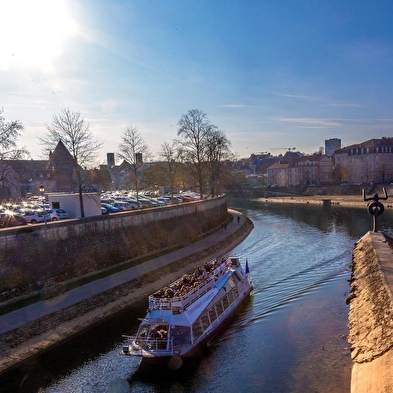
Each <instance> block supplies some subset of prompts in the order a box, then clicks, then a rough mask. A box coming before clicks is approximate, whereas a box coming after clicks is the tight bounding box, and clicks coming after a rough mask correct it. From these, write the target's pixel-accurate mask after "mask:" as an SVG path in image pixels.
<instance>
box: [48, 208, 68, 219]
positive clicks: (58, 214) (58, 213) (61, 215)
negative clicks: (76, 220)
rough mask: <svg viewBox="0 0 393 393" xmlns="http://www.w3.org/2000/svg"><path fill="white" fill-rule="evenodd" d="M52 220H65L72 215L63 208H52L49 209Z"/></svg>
mask: <svg viewBox="0 0 393 393" xmlns="http://www.w3.org/2000/svg"><path fill="white" fill-rule="evenodd" d="M49 214H50V219H51V221H58V220H64V219H65V218H70V215H69V214H68V213H67V212H66V211H65V210H63V209H51V210H49Z"/></svg>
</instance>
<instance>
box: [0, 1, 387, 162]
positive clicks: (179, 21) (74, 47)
mask: <svg viewBox="0 0 393 393" xmlns="http://www.w3.org/2000/svg"><path fill="white" fill-rule="evenodd" d="M0 10H1V20H2V21H1V24H0V36H1V37H3V39H2V47H1V51H0V86H1V90H0V97H1V99H0V108H3V110H4V112H3V114H2V116H3V117H5V119H6V121H10V120H19V121H21V123H22V124H23V125H24V131H23V132H22V135H21V136H20V137H19V138H18V141H17V142H18V145H19V146H20V147H22V146H25V147H27V149H28V150H29V151H30V153H31V158H32V159H39V158H44V157H43V156H42V146H40V145H39V143H38V138H37V137H38V136H40V135H43V134H44V133H45V132H46V128H45V126H46V125H47V124H50V123H51V121H52V118H53V116H54V115H56V114H59V113H60V111H61V110H62V109H64V108H69V109H70V110H72V111H74V112H80V114H81V116H82V117H83V118H84V119H85V121H86V122H87V123H88V124H89V127H90V132H91V133H92V134H93V137H94V138H95V139H96V140H97V141H98V142H100V143H102V144H103V145H102V149H101V151H100V163H101V164H103V163H106V154H107V153H109V152H110V153H115V159H117V157H116V153H117V152H118V151H119V144H120V143H121V136H122V134H123V133H124V130H125V128H126V127H127V126H130V125H132V126H134V127H137V128H138V129H139V131H140V133H141V135H142V137H143V138H144V140H145V141H146V144H147V145H148V147H149V150H150V152H151V153H152V154H153V155H154V157H155V158H157V159H158V157H159V152H160V150H161V145H162V144H163V143H164V142H171V141H172V140H174V139H175V138H176V137H177V131H178V122H179V120H180V118H181V116H182V115H184V114H186V113H187V112H188V111H189V110H190V109H199V110H201V111H203V112H205V113H206V115H207V117H208V119H209V120H210V122H211V123H212V124H214V125H216V126H217V127H218V128H219V129H220V130H222V131H224V132H225V134H226V136H227V138H228V139H229V140H230V142H231V144H232V150H233V152H235V153H236V154H237V156H238V157H239V158H240V157H248V156H250V154H252V153H262V152H266V151H268V152H270V153H272V154H274V155H278V154H283V153H285V152H286V151H287V150H288V149H290V148H296V151H300V152H303V153H306V154H312V153H314V152H316V151H318V150H319V148H320V147H321V146H322V147H324V145H325V140H326V139H331V138H340V139H341V141H342V146H349V145H351V144H354V143H361V142H363V141H366V140H369V139H371V138H381V137H382V136H386V137H390V136H393V113H392V110H393V83H392V82H393V24H392V22H391V20H392V16H393V2H392V1H391V0H386V1H379V0H370V1H368V0H367V1H362V0H355V1H352V0H346V1H342V0H329V1H318V0H279V1H278V0H254V1H253V0H227V1H223V0H193V1H191V0H111V1H107V0H34V1H31V0H0ZM116 161H117V160H116Z"/></svg>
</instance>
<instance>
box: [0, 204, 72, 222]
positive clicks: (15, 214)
mask: <svg viewBox="0 0 393 393" xmlns="http://www.w3.org/2000/svg"><path fill="white" fill-rule="evenodd" d="M66 218H70V216H69V214H68V213H67V212H66V211H65V210H64V209H47V208H46V207H45V208H44V207H42V206H41V207H40V206H28V207H26V206H24V205H11V206H0V228H7V227H15V226H19V225H27V224H37V223H42V222H49V221H58V220H63V219H66Z"/></svg>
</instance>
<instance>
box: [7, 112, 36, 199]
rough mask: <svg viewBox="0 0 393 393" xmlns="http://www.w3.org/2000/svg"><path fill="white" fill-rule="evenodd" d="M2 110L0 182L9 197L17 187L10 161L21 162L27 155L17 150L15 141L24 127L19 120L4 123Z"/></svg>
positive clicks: (27, 153)
mask: <svg viewBox="0 0 393 393" xmlns="http://www.w3.org/2000/svg"><path fill="white" fill-rule="evenodd" d="M3 112H4V109H3V108H1V109H0V182H1V185H2V188H3V190H2V191H3V192H2V194H3V196H5V194H4V191H5V190H6V189H7V190H8V192H7V195H8V197H10V196H11V195H12V194H13V192H12V190H13V189H14V188H15V187H16V186H17V185H19V181H18V179H17V178H16V177H15V176H16V175H17V174H16V172H15V171H14V170H13V169H12V161H15V160H21V159H23V158H24V157H25V156H28V155H29V152H28V150H27V149H26V148H25V147H22V148H18V146H17V143H16V141H17V139H18V137H19V136H20V135H21V133H20V132H21V131H23V129H24V127H23V125H22V123H21V122H20V121H19V120H12V121H9V122H7V121H5V118H4V117H3V116H2V113H3Z"/></svg>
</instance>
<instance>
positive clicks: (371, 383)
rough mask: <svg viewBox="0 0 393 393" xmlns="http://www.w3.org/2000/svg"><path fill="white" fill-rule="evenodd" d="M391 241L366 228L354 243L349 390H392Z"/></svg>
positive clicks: (355, 391)
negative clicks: (364, 232) (367, 231)
mask: <svg viewBox="0 0 393 393" xmlns="http://www.w3.org/2000/svg"><path fill="white" fill-rule="evenodd" d="M392 243H393V242H392V239H391V238H389V237H387V236H385V235H384V234H382V233H375V232H369V233H367V234H366V235H364V236H363V237H362V238H361V239H360V240H359V241H358V242H357V243H356V244H355V247H354V251H353V263H352V276H351V293H350V295H349V297H348V299H347V302H348V303H349V304H350V311H349V331H350V333H349V337H348V341H349V343H350V345H351V357H352V360H353V367H352V379H351V392H352V393H363V392H364V393H366V392H367V393H373V392H379V393H381V392H392V391H393V362H392V360H393V318H392V317H393V296H392V288H393V248H392Z"/></svg>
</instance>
